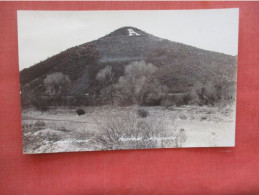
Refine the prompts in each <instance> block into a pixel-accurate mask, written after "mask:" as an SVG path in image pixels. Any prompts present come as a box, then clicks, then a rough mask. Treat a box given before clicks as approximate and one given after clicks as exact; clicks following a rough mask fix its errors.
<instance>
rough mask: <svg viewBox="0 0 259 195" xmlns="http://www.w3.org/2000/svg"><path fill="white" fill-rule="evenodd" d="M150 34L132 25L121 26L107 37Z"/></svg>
mask: <svg viewBox="0 0 259 195" xmlns="http://www.w3.org/2000/svg"><path fill="white" fill-rule="evenodd" d="M147 35H148V34H147V33H146V32H144V31H142V30H140V29H138V28H135V27H132V26H125V27H121V28H119V29H117V30H115V31H113V32H111V33H110V34H108V35H106V36H105V37H115V36H129V37H134V36H147Z"/></svg>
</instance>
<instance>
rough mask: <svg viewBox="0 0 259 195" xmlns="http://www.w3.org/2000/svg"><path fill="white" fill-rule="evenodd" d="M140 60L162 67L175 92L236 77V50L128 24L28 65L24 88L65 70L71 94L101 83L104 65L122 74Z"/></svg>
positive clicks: (41, 87) (41, 89)
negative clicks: (168, 36) (227, 52)
mask: <svg viewBox="0 0 259 195" xmlns="http://www.w3.org/2000/svg"><path fill="white" fill-rule="evenodd" d="M86 36H87V35H86ZM139 60H144V61H146V62H150V63H152V64H154V65H156V66H157V67H159V69H160V70H161V74H160V79H161V81H162V82H163V83H165V84H167V85H168V86H169V87H170V89H171V91H175V92H186V91H188V90H189V89H190V88H191V86H192V85H193V84H194V83H195V82H196V81H200V82H205V81H212V82H214V83H220V84H231V83H236V70H237V57H236V56H230V55H225V54H222V53H217V52H211V51H206V50H203V49H199V48H195V47H192V46H188V45H185V44H181V43H177V42H173V41H170V40H166V39H161V38H158V37H155V36H153V35H151V34H148V33H146V32H144V31H142V30H140V29H137V28H134V27H123V28H120V29H118V30H115V31H114V32H111V33H110V34H108V35H106V36H104V37H102V38H100V39H97V40H95V41H92V42H89V43H85V44H82V45H79V46H76V47H72V48H70V49H67V50H65V51H63V52H61V53H59V54H57V55H55V56H53V57H50V58H48V59H46V60H44V61H42V62H40V63H38V64H36V65H34V66H32V67H30V68H27V69H24V70H22V71H21V72H20V83H21V89H24V88H27V89H28V88H29V89H32V90H34V91H36V92H38V93H43V92H44V85H43V80H44V78H46V76H47V75H48V74H51V73H54V72H62V73H64V74H67V75H68V76H69V78H70V79H71V81H72V85H71V87H70V89H69V94H70V95H75V94H84V93H90V94H91V92H93V91H94V90H95V87H96V79H95V77H96V74H97V73H98V72H99V71H100V70H101V69H102V68H103V67H105V66H107V65H110V66H112V67H113V70H114V71H115V73H116V78H118V77H119V76H121V75H123V73H124V67H125V66H126V65H128V64H129V63H130V62H132V61H139Z"/></svg>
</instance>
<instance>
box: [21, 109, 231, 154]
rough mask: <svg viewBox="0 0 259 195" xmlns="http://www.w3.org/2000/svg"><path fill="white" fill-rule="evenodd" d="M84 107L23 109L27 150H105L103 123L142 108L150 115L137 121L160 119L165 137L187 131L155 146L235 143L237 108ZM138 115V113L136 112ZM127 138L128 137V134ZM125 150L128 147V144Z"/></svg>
mask: <svg viewBox="0 0 259 195" xmlns="http://www.w3.org/2000/svg"><path fill="white" fill-rule="evenodd" d="M83 109H84V110H85V111H86V114H85V115H81V116H78V115H77V114H76V111H75V110H76V108H67V107H62V108H51V109H49V110H48V111H46V112H41V111H37V110H35V109H32V108H30V109H25V110H23V112H22V129H23V145H24V153H49V152H68V151H93V150H105V148H103V147H101V146H100V145H99V143H98V141H97V140H96V137H98V136H99V137H102V133H103V132H102V131H101V130H100V125H99V124H101V123H104V124H109V120H115V121H116V120H117V118H121V116H123V115H125V114H128V113H133V114H135V113H136V112H137V110H138V109H144V110H146V111H147V112H148V116H147V117H145V118H143V119H138V118H136V120H141V121H144V122H145V124H148V123H149V122H153V121H158V122H159V124H162V125H163V126H165V128H164V129H166V131H167V132H166V134H163V137H165V136H170V135H174V136H178V135H179V134H173V132H181V133H184V136H185V138H184V139H182V140H181V142H179V143H177V144H176V143H174V144H164V145H163V144H162V145H161V143H160V142H157V143H160V145H158V144H157V145H151V146H153V147H155V148H160V147H164V148H167V147H169V148H170V147H220V146H234V144H235V109H234V108H233V107H232V106H226V107H223V108H217V107H206V106H204V107H198V106H182V107H169V108H164V107H137V106H131V107H108V106H103V107H83ZM134 117H138V116H137V115H136V116H135V115H134ZM122 122H123V118H122ZM157 124H158V123H156V125H157ZM164 124H166V125H164ZM171 132H172V134H170V133H171ZM155 136H156V137H159V136H160V137H161V136H162V134H161V135H160V134H159V133H158V134H155ZM128 138H130V139H132V138H134V136H131V135H130V136H129V137H128ZM153 138H154V137H152V139H153ZM123 139H124V140H125V136H124V138H123ZM126 139H127V137H126ZM131 141H132V140H131ZM136 141H138V140H135V142H136ZM125 144H126V142H125ZM125 147H126V146H125ZM137 148H138V147H137ZM107 149H108V148H107ZM115 149H117V148H115ZM122 149H127V147H126V148H122ZM129 149H132V148H129Z"/></svg>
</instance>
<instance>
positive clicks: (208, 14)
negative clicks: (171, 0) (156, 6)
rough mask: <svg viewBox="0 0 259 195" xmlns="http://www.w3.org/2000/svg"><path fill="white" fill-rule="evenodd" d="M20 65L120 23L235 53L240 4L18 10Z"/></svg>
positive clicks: (197, 45) (212, 48)
mask: <svg viewBox="0 0 259 195" xmlns="http://www.w3.org/2000/svg"><path fill="white" fill-rule="evenodd" d="M17 17H18V42H19V64H20V70H22V69H24V68H27V67H30V66H32V65H34V64H35V63H37V62H39V61H41V60H45V59H46V58H48V57H50V56H53V55H54V54H58V53H59V52H61V51H63V50H66V49H68V48H70V47H73V46H76V45H80V44H83V43H86V42H89V41H92V40H96V39H98V38H100V37H103V36H104V35H106V34H108V33H110V32H112V31H114V30H116V29H118V28H120V27H123V26H132V27H136V28H139V29H140V30H143V31H145V32H147V33H150V34H153V35H155V36H157V37H161V38H166V39H169V40H172V41H176V42H180V43H184V44H188V45H192V46H195V47H198V48H202V49H206V50H211V51H217V52H221V53H225V54H230V55H237V51H238V9H213V10H212V9H211V10H169V11H18V13H17Z"/></svg>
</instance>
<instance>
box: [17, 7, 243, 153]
mask: <svg viewBox="0 0 259 195" xmlns="http://www.w3.org/2000/svg"><path fill="white" fill-rule="evenodd" d="M238 15H239V10H238V9H211V10H152V11H18V12H17V20H18V43H19V67H20V93H21V107H22V132H23V150H24V153H26V154H30V153H53V152H68V151H95V150H120V149H150V148H181V147H233V146H234V145H235V113H236V85H237V54H238Z"/></svg>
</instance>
